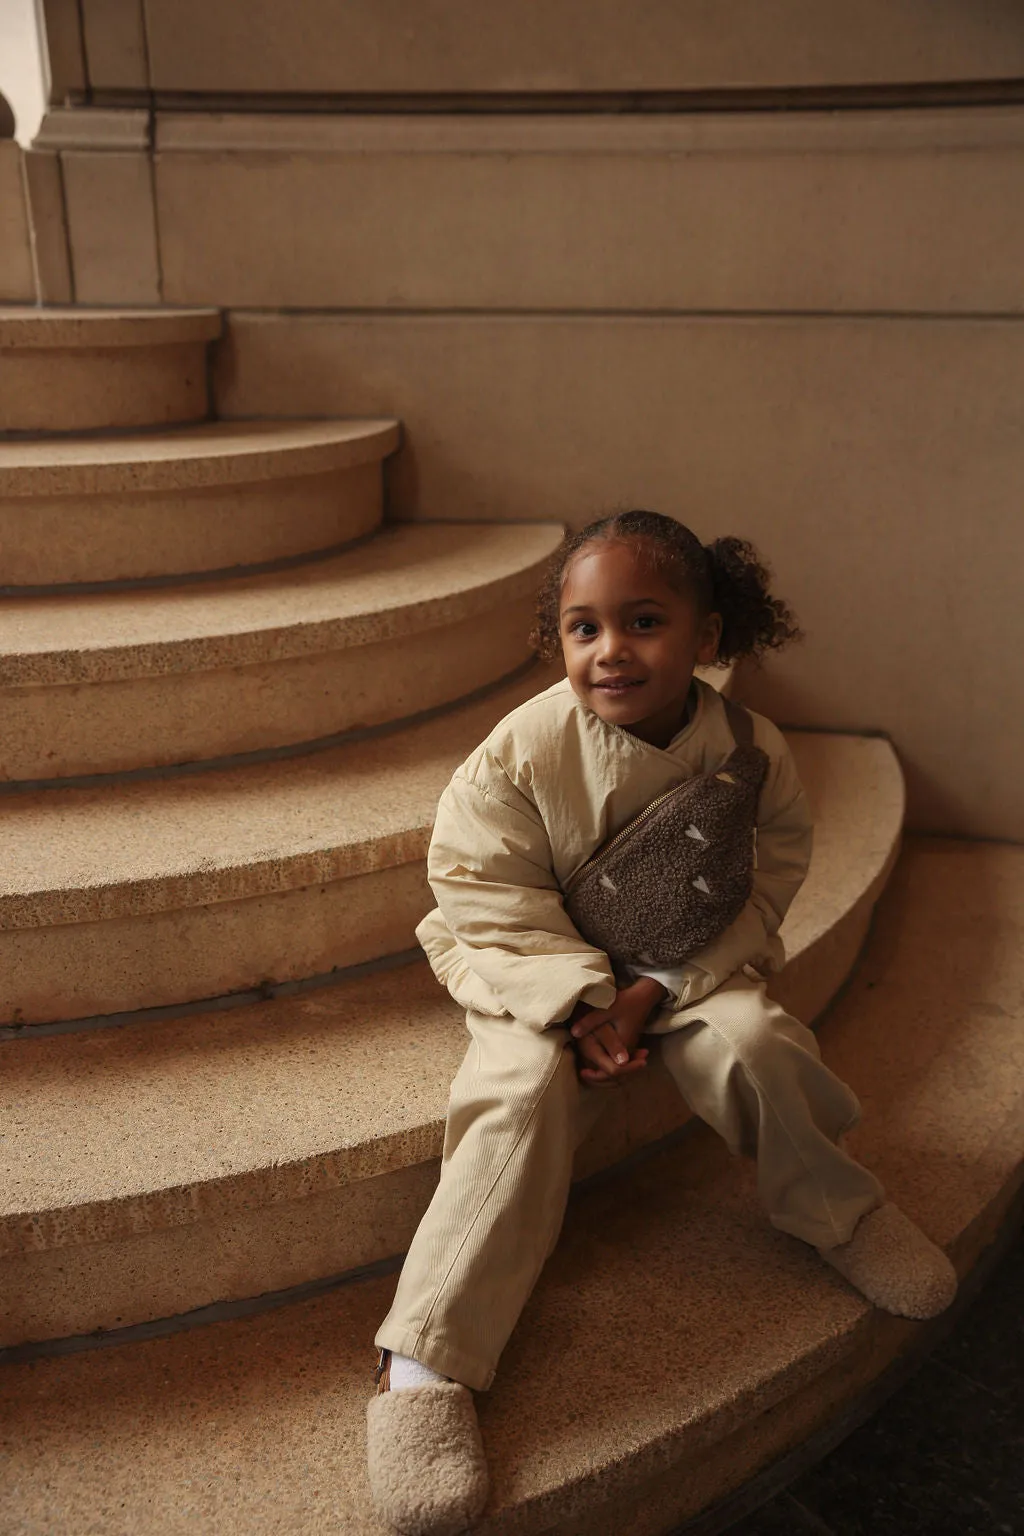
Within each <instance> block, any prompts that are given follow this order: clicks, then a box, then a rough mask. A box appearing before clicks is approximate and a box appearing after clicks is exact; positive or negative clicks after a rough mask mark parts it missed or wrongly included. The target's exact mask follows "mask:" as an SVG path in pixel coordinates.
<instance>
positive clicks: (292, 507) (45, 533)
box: [0, 445, 383, 596]
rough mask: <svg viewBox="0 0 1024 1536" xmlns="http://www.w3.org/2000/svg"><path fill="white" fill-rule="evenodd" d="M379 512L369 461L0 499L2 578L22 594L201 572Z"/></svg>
mask: <svg viewBox="0 0 1024 1536" xmlns="http://www.w3.org/2000/svg"><path fill="white" fill-rule="evenodd" d="M0 451H2V445H0ZM382 511H383V477H382V474H381V465H380V463H379V462H378V463H371V464H357V465H354V466H352V467H351V468H347V469H345V468H343V469H331V470H326V471H322V472H319V473H314V474H303V475H299V476H294V477H282V478H281V479H279V480H261V481H257V482H256V483H254V484H252V485H246V486H238V485H228V486H227V487H217V486H203V487H200V488H199V489H195V490H192V489H187V488H186V489H182V490H169V491H147V492H145V493H144V494H136V493H134V492H129V493H126V494H124V495H114V494H111V493H108V492H104V493H102V494H101V495H96V496H81V497H76V496H33V497H31V499H28V498H24V499H19V500H16V501H10V500H9V501H7V502H3V501H0V543H2V547H3V549H4V557H3V580H4V583H5V585H7V586H8V587H11V588H14V590H15V592H18V593H19V595H21V596H25V595H26V594H25V593H24V592H23V591H20V589H23V588H25V587H29V588H37V587H51V586H54V585H57V584H68V583H81V582H111V581H120V582H124V581H138V580H147V579H149V580H152V579H153V578H167V577H172V578H175V579H176V578H179V577H181V576H190V575H194V574H196V573H200V572H201V573H207V579H210V573H217V574H220V573H223V572H224V571H227V570H230V569H232V568H241V569H244V568H245V567H247V566H248V567H252V566H254V565H261V564H263V563H264V562H266V561H279V560H281V559H284V558H288V557H295V556H304V555H309V554H310V553H313V552H319V551H323V550H328V549H332V548H333V547H334V546H336V545H338V544H343V543H347V542H350V541H351V540H353V539H357V538H360V537H362V536H363V535H365V534H368V533H372V532H373V531H374V530H375V529H376V528H377V527H379V525H380V521H381V515H382Z"/></svg>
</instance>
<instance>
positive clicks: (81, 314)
mask: <svg viewBox="0 0 1024 1536" xmlns="http://www.w3.org/2000/svg"><path fill="white" fill-rule="evenodd" d="M221 329H222V321H221V313H220V310H219V309H173V308H171V307H169V306H165V307H161V308H159V309H89V308H88V307H86V306H82V307H81V308H80V307H79V306H77V305H68V306H61V305H52V306H50V307H48V308H42V309H39V308H36V307H35V306H30V305H26V306H25V307H24V308H22V307H20V306H18V305H14V304H5V305H0V347H4V348H6V347H11V348H22V347H32V348H38V349H49V348H55V349H60V350H63V349H65V348H69V347H76V348H85V349H87V350H90V351H91V350H93V349H96V348H103V349H106V348H110V347H169V346H182V345H184V344H186V343H187V342H191V341H201V342H207V341H215V340H216V339H217V337H218V336H219V335H220V333H221Z"/></svg>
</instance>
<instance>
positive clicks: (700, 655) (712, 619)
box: [697, 613, 722, 667]
mask: <svg viewBox="0 0 1024 1536" xmlns="http://www.w3.org/2000/svg"><path fill="white" fill-rule="evenodd" d="M721 639H722V615H721V614H720V613H709V614H708V616H707V618H706V619H705V620H704V622H703V623H702V624H701V626H700V632H699V634H698V636H697V660H698V662H699V663H700V665H701V666H702V667H707V666H710V665H711V663H712V662H713V661H714V660H715V658H716V656H717V655H718V647H719V644H720V643H721Z"/></svg>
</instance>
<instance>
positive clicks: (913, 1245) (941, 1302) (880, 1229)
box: [818, 1204, 956, 1318]
mask: <svg viewBox="0 0 1024 1536" xmlns="http://www.w3.org/2000/svg"><path fill="white" fill-rule="evenodd" d="M818 1252H819V1253H820V1254H821V1256H822V1258H823V1259H824V1260H825V1261H826V1263H828V1264H831V1265H832V1267H833V1269H838V1271H839V1273H840V1274H841V1275H843V1276H845V1278H846V1279H847V1280H849V1282H850V1284H851V1285H854V1286H856V1288H857V1290H858V1291H860V1293H861V1295H862V1296H866V1297H867V1299H868V1301H870V1302H872V1303H873V1305H874V1306H876V1307H882V1308H883V1310H884V1311H886V1312H895V1313H896V1315H897V1316H898V1317H916V1318H925V1317H937V1316H938V1314H939V1313H940V1312H944V1311H945V1310H946V1308H947V1307H948V1306H949V1304H950V1302H951V1301H952V1300H953V1297H954V1296H955V1295H956V1270H955V1269H954V1268H953V1266H952V1264H951V1263H950V1262H949V1260H948V1259H947V1258H946V1255H945V1254H944V1253H943V1252H942V1249H941V1248H936V1246H935V1244H934V1243H933V1242H932V1241H931V1239H930V1238H928V1237H925V1235H924V1233H923V1232H922V1231H921V1229H920V1227H916V1226H915V1225H914V1223H913V1222H912V1221H911V1220H910V1218H909V1216H904V1214H903V1212H902V1211H901V1210H899V1209H898V1207H897V1206H895V1205H889V1204H887V1205H880V1206H879V1207H878V1209H877V1210H874V1211H869V1212H868V1214H867V1215H866V1216H862V1217H861V1219H860V1221H859V1222H858V1223H857V1226H856V1228H855V1230H854V1234H853V1236H852V1237H851V1238H850V1241H849V1242H848V1243H842V1244H841V1245H840V1246H839V1247H838V1248H819V1249H818Z"/></svg>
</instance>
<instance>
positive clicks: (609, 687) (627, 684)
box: [594, 677, 646, 693]
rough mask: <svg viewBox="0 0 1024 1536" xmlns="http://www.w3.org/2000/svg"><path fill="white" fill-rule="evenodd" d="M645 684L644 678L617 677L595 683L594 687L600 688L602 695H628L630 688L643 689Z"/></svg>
mask: <svg viewBox="0 0 1024 1536" xmlns="http://www.w3.org/2000/svg"><path fill="white" fill-rule="evenodd" d="M645 682H646V678H643V677H616V678H608V679H607V680H606V681H605V682H603V683H595V684H594V687H595V688H600V690H601V692H602V693H627V692H628V691H629V689H630V688H642V687H643V685H644V683H645Z"/></svg>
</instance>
